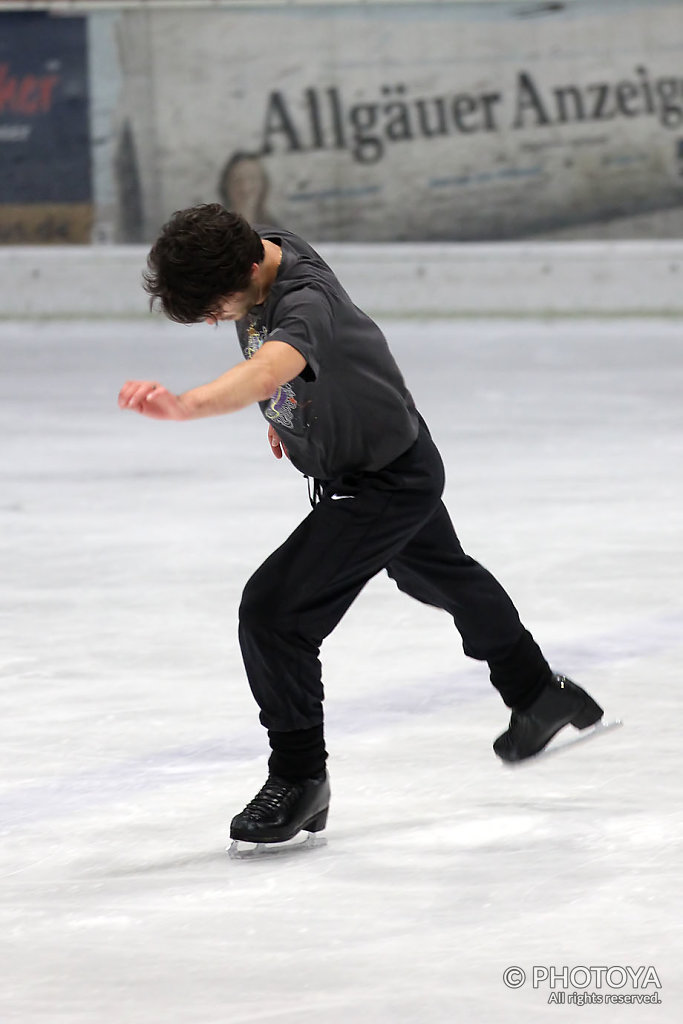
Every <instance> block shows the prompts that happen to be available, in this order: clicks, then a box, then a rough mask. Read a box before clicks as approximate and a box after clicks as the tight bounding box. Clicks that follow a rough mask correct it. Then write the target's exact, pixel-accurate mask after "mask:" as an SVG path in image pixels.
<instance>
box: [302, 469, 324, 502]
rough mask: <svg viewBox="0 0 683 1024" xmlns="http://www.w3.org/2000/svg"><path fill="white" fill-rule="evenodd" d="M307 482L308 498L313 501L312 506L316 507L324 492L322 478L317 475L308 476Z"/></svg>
mask: <svg viewBox="0 0 683 1024" xmlns="http://www.w3.org/2000/svg"><path fill="white" fill-rule="evenodd" d="M306 483H307V485H308V500H309V501H310V503H311V508H315V506H316V505H317V504H318V502H319V501H320V499H321V498H322V494H323V484H322V480H318V479H317V478H316V477H309V476H307V477H306Z"/></svg>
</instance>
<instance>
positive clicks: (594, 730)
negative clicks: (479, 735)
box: [502, 718, 624, 768]
mask: <svg viewBox="0 0 683 1024" xmlns="http://www.w3.org/2000/svg"><path fill="white" fill-rule="evenodd" d="M623 724H624V723H623V722H622V721H621V719H620V718H611V719H609V720H608V721H607V722H605V721H604V720H603V719H600V721H599V722H596V723H595V725H592V726H589V728H588V729H582V730H581V732H573V733H570V732H566V733H565V734H564V735H563V733H564V732H565V730H563V729H561V730H560V732H559V733H557V734H556V735H555V736H554V737H553V739H551V740H550V742H549V743H548V745H547V746H546V747H544V748H543V750H539V752H538V753H537V754H532V756H531V757H525V758H523V760H521V761H504V762H502V763H503V764H504V765H505V767H506V768H521V767H523V766H524V765H528V764H534V763H538V761H544V760H545V759H546V758H548V757H551V756H552V755H553V754H561V753H562V752H563V751H566V750H568V749H569V748H570V747H576V746H578V745H579V743H587V742H588V740H595V739H600V738H601V737H602V736H604V735H605V733H608V732H613V731H614V730H615V729H620V728H621V727H622V725H623ZM565 729H566V727H565Z"/></svg>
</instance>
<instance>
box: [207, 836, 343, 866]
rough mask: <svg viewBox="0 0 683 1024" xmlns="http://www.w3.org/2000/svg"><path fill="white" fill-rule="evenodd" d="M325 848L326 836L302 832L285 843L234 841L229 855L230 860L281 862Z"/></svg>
mask: <svg viewBox="0 0 683 1024" xmlns="http://www.w3.org/2000/svg"><path fill="white" fill-rule="evenodd" d="M324 846H327V839H326V838H325V836H324V835H321V834H320V833H319V832H306V831H302V832H299V833H297V835H295V836H293V837H292V839H288V840H287V841H286V842H284V843H248V842H245V841H244V840H243V839H233V840H232V841H231V843H230V845H229V846H228V847H227V854H228V857H229V858H230V860H247V861H254V860H259V861H263V860H265V859H267V860H269V861H270V860H272V859H273V858H274V857H275V858H279V859H280V860H282V859H289V858H291V857H298V856H300V855H301V854H303V853H310V852H311V851H312V850H319V849H321V848H322V847H324Z"/></svg>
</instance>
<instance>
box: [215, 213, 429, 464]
mask: <svg viewBox="0 0 683 1024" xmlns="http://www.w3.org/2000/svg"><path fill="white" fill-rule="evenodd" d="M256 230H257V231H258V233H259V235H260V236H261V237H262V238H266V239H269V240H270V241H272V242H275V243H276V244H278V245H280V246H281V247H282V262H281V264H280V267H279V270H278V274H277V277H276V279H275V281H274V282H273V285H272V286H271V289H270V292H269V293H268V296H267V298H266V300H265V302H264V303H263V304H262V305H260V306H254V307H253V309H251V310H250V311H249V313H248V314H247V316H245V317H243V318H242V319H241V320H238V321H237V322H236V325H235V326H236V327H237V336H238V338H239V342H240V347H241V349H242V353H243V355H244V357H245V358H246V359H249V358H251V356H252V355H254V353H255V352H257V351H258V350H259V349H260V348H261V346H262V345H264V344H267V343H268V342H269V341H283V342H286V343H287V344H288V345H291V346H292V347H293V348H295V349H296V350H297V351H298V352H300V353H301V355H302V356H303V357H304V359H305V360H306V364H307V365H306V367H305V369H304V370H303V371H302V373H301V374H300V375H299V376H298V377H295V378H294V379H293V380H292V381H290V382H289V383H288V384H284V385H283V386H282V387H280V388H278V389H277V391H276V392H275V394H274V395H273V396H272V397H271V398H270V399H268V400H267V401H265V402H260V403H259V405H260V407H261V411H262V413H263V414H264V416H265V418H266V419H267V420H268V421H269V422H270V423H272V424H273V427H274V428H275V430H276V431H277V433H278V435H279V437H280V439H281V440H282V442H283V444H284V445H285V447H286V448H287V451H288V453H289V457H290V459H291V460H292V463H293V465H294V466H295V467H296V468H297V469H298V470H300V472H302V473H305V474H306V475H307V476H311V477H316V478H317V479H320V480H332V479H334V478H336V477H337V476H339V475H341V474H342V473H349V472H354V471H359V470H377V469H381V468H382V467H383V466H386V465H388V463H390V462H392V461H393V460H394V459H396V458H398V456H399V455H401V454H402V453H403V452H404V451H407V449H408V448H410V446H411V445H412V444H413V442H414V441H415V439H416V438H417V433H418V419H417V412H416V410H415V404H414V402H413V399H412V397H411V395H410V392H409V391H408V390H407V389H406V386H405V383H404V380H403V377H402V375H401V371H400V370H399V368H398V366H397V365H396V362H395V360H394V357H393V356H392V354H391V352H390V351H389V346H388V345H387V341H386V338H385V337H384V335H383V334H382V332H381V330H380V329H379V327H378V326H377V324H375V323H374V322H373V321H372V320H371V319H370V317H368V316H367V315H366V314H365V313H363V312H362V311H361V310H360V309H358V307H357V306H354V304H353V302H352V301H351V299H350V298H349V296H348V295H347V293H346V292H345V291H344V289H343V288H342V286H341V284H340V283H339V281H338V280H337V278H336V277H335V275H334V274H333V272H332V271H331V270H330V268H329V267H328V266H327V264H326V263H325V262H324V260H323V259H322V258H321V257H320V256H319V255H318V253H317V252H316V251H315V250H314V249H313V248H311V246H310V245H308V244H307V243H306V242H304V241H303V239H301V238H299V237H298V236H297V235H294V234H292V233H291V232H290V231H283V230H276V229H275V228H256Z"/></svg>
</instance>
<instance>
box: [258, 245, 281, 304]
mask: <svg viewBox="0 0 683 1024" xmlns="http://www.w3.org/2000/svg"><path fill="white" fill-rule="evenodd" d="M263 250H264V256H263V262H262V263H261V268H260V269H261V272H260V274H259V279H260V282H259V283H260V285H261V291H260V294H259V300H258V301H259V303H262V302H265V301H266V299H267V298H268V293H269V292H270V289H271V288H272V286H273V282H274V281H275V278H276V277H277V272H278V270H279V269H280V264H281V263H282V249H281V247H280V246H279V245H276V244H275V242H271V241H270V240H269V239H267V238H264V239H263Z"/></svg>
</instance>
